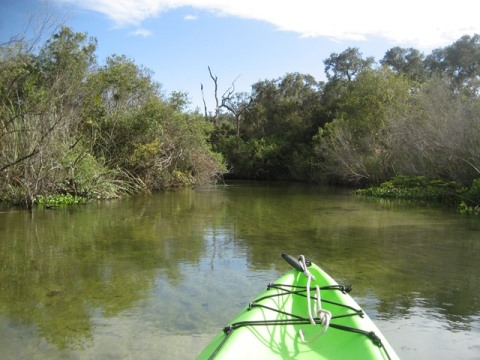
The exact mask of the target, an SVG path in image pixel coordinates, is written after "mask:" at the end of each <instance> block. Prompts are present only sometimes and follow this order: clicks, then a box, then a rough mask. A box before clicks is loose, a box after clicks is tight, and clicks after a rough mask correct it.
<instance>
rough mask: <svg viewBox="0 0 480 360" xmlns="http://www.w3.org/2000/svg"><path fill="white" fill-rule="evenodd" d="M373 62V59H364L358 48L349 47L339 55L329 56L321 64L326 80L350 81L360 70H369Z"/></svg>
mask: <svg viewBox="0 0 480 360" xmlns="http://www.w3.org/2000/svg"><path fill="white" fill-rule="evenodd" d="M374 61H375V60H374V58H373V57H367V58H366V59H364V58H363V57H362V53H361V52H360V50H359V49H358V48H351V47H349V48H347V49H346V50H345V51H343V52H341V53H340V54H337V53H332V54H330V57H329V58H328V59H325V60H324V61H323V63H324V65H325V74H326V75H327V79H328V80H330V81H332V80H338V79H344V80H347V81H352V80H353V79H354V78H355V76H357V75H358V74H359V73H360V72H362V70H364V69H367V68H370V67H371V66H372V65H373V63H374Z"/></svg>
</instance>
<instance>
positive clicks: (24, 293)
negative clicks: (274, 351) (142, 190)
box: [0, 182, 480, 359]
mask: <svg viewBox="0 0 480 360" xmlns="http://www.w3.org/2000/svg"><path fill="white" fill-rule="evenodd" d="M479 235H480V221H479V219H475V218H468V217H461V216H459V215H457V214H455V213H452V212H449V211H448V210H445V209H441V208H440V209H439V208H427V207H419V206H416V205H412V204H402V203H395V202H381V201H374V200H369V199H364V198H359V197H355V196H352V195H351V194H350V192H348V191H345V190H338V189H332V188H319V187H314V186H306V185H300V184H279V183H277V184H266V183H261V184H257V183H246V182H242V183H232V184H229V185H227V186H224V185H218V186H212V187H209V188H205V189H200V190H182V191H177V192H167V193H161V194H156V195H153V196H151V197H135V198H130V199H124V200H116V201H110V202H104V203H98V204H88V205H85V206H77V207H71V208H65V209H57V210H55V211H51V210H37V211H34V212H33V213H28V212H22V211H7V210H5V211H2V212H1V213H0V334H2V336H1V337H0V348H2V351H3V353H4V354H5V355H4V356H6V358H7V359H9V358H12V359H13V358H18V357H27V358H28V357H31V355H32V354H35V356H36V358H62V357H65V356H66V357H72V356H73V357H76V358H91V357H128V356H141V357H142V358H156V356H158V353H159V352H161V353H162V354H164V355H165V356H166V357H173V356H177V358H194V357H195V355H196V354H197V353H198V352H199V351H200V350H201V347H203V346H204V345H205V344H206V342H208V341H209V339H210V338H211V337H212V336H213V334H214V333H215V332H216V331H217V330H218V329H220V328H222V327H223V325H225V324H226V323H227V322H228V320H229V319H230V318H231V317H232V316H233V315H234V314H235V313H236V312H238V311H239V310H240V308H241V307H243V306H244V305H245V304H246V303H247V302H248V300H249V299H251V298H253V297H254V296H255V295H256V294H257V293H258V292H260V291H261V290H263V288H264V286H265V285H266V283H267V282H269V281H272V280H274V279H275V278H276V277H278V276H279V275H280V274H281V273H282V272H284V271H285V270H287V268H288V266H287V265H286V264H285V263H284V262H283V260H282V259H281V258H280V256H279V254H281V253H282V252H287V253H291V254H294V255H297V254H300V253H302V254H305V255H307V256H309V257H310V258H311V259H312V260H314V261H315V262H317V263H318V264H319V265H321V266H322V267H324V268H325V270H326V271H327V272H329V273H330V274H331V275H332V276H333V277H335V278H336V279H337V280H338V281H339V282H345V283H352V284H353V288H354V293H353V295H354V296H355V297H356V298H357V300H359V302H360V303H361V305H362V306H364V307H365V309H366V311H367V312H368V313H369V314H370V315H371V316H372V317H373V318H374V320H377V321H378V322H379V323H380V324H382V325H383V326H384V328H386V329H387V330H386V335H387V337H388V338H389V339H390V340H391V342H392V344H393V345H394V346H395V345H397V346H395V347H397V350H398V351H399V354H400V356H401V357H403V358H408V357H409V356H411V357H412V358H415V356H418V355H419V354H423V353H422V352H421V351H420V350H418V349H417V347H415V346H416V345H415V346H414V345H410V346H409V345H408V344H409V341H410V344H412V341H413V338H415V337H416V338H418V337H419V336H420V335H419V334H421V333H422V332H423V333H424V334H425V335H424V336H425V337H426V338H427V337H432V336H433V335H435V334H438V333H442V334H444V336H443V337H441V336H439V339H444V338H447V339H448V336H447V335H451V336H453V335H452V334H455V333H458V332H462V333H463V334H465V336H467V338H466V339H464V340H463V344H462V340H459V339H458V338H455V342H456V346H462V350H461V351H460V352H459V351H458V350H457V349H456V350H455V351H453V350H451V352H450V353H449V352H448V350H447V351H446V350H445V349H443V348H442V347H441V346H438V345H439V344H431V345H429V346H430V347H431V349H430V351H431V352H429V353H428V354H430V355H431V354H437V355H438V356H436V358H442V357H443V358H449V355H452V356H454V355H455V357H456V358H462V357H463V358H473V357H474V356H473V355H474V354H478V350H479V349H480V344H479V340H472V339H477V338H479V336H478V335H480V325H479V321H478V320H479V318H480V300H479V296H478V294H479V293H480V278H479V277H478V276H477V275H478V269H479V265H478V264H479V263H480V245H479V244H480V236H479ZM405 322H407V323H408V324H410V325H412V326H414V327H416V328H418V329H420V330H421V331H420V332H419V333H417V334H416V335H412V334H411V333H405V332H404V331H403V330H402V329H404V328H405V327H406V325H405V324H406V323H405ZM432 322H433V324H434V325H432ZM427 323H428V326H426V325H425V326H424V324H427ZM469 336H470V337H469ZM420 337H421V336H420ZM439 341H440V340H439ZM441 341H444V342H445V340H441ZM179 346H181V347H182V348H183V349H185V348H190V349H191V353H187V354H185V351H183V352H181V351H180V350H179V349H178V347H179ZM435 346H437V347H438V348H439V349H440V348H441V349H442V350H441V351H442V352H437V353H435V351H436V350H435V349H434V347H435ZM402 351H403V352H402ZM182 356H183V357H182ZM459 356H460V357H459Z"/></svg>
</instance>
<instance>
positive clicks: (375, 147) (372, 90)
mask: <svg viewBox="0 0 480 360" xmlns="http://www.w3.org/2000/svg"><path fill="white" fill-rule="evenodd" d="M410 86H411V84H410V82H409V81H407V80H406V78H404V77H399V76H397V75H396V74H394V73H393V72H392V71H390V70H388V69H386V68H381V69H379V70H365V71H362V73H360V74H359V75H358V76H357V77H356V78H355V79H354V80H353V81H351V82H349V84H348V86H347V88H346V91H344V92H343V93H342V94H341V96H340V97H339V98H338V100H337V106H338V113H337V115H338V117H337V118H336V119H334V120H333V121H332V122H330V123H328V124H326V125H325V127H323V128H320V129H319V132H318V134H317V136H316V137H315V142H316V144H317V155H318V159H319V161H320V163H321V166H322V168H323V171H324V173H323V174H324V176H327V177H328V179H329V180H331V181H335V182H341V183H370V182H378V181H382V180H384V179H388V178H389V177H390V176H391V174H392V168H391V166H390V164H389V162H388V160H389V157H390V154H389V149H388V148H387V147H386V146H385V143H384V137H385V131H386V130H387V129H386V119H387V117H388V116H389V114H390V113H391V112H393V111H398V112H401V111H403V110H405V109H406V108H407V106H408V104H409V94H410Z"/></svg>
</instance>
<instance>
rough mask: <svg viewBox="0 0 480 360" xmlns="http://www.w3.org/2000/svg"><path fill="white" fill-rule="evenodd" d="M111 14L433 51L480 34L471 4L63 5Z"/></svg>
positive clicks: (213, 1)
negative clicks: (222, 21)
mask: <svg viewBox="0 0 480 360" xmlns="http://www.w3.org/2000/svg"><path fill="white" fill-rule="evenodd" d="M57 1H63V2H70V3H74V4H76V5H77V6H81V7H84V8H87V9H90V10H94V11H97V12H100V13H103V14H105V15H107V16H108V17H109V18H110V19H112V20H113V21H114V22H115V23H116V24H117V25H118V26H125V25H129V24H130V25H131V24H134V25H139V24H141V22H142V21H143V20H145V19H147V18H151V17H154V16H156V15H158V14H160V13H161V12H165V11H168V10H171V9H174V8H180V7H193V8H195V9H199V10H205V11H209V12H211V13H213V14H216V15H219V16H234V17H240V18H244V19H254V20H259V21H264V22H267V23H270V24H272V25H274V26H275V28H277V29H278V30H284V31H293V32H296V33H298V34H299V35H300V36H302V37H319V36H321V37H327V38H331V39H335V40H340V41H342V40H365V39H366V38H367V37H368V36H377V37H382V38H385V39H387V40H389V41H391V42H393V43H397V44H400V45H409V46H417V47H420V48H433V47H437V46H444V45H448V44H450V43H451V42H453V41H455V40H457V39H458V38H459V37H460V36H462V35H464V34H470V35H472V34H473V33H480V21H478V14H479V13H480V2H478V1H471V0H456V1H454V2H453V1H451V0H437V1H435V2H430V1H422V0H403V1H401V2H398V1H395V2H393V1H387V0H362V1H359V0H336V1H331V0H330V1H326V0H295V1H292V0H57Z"/></svg>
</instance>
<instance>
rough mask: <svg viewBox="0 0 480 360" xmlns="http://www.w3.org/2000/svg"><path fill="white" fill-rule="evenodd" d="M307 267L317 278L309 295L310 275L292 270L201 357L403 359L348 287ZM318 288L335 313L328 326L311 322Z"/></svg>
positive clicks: (326, 305) (327, 307)
mask: <svg viewBox="0 0 480 360" xmlns="http://www.w3.org/2000/svg"><path fill="white" fill-rule="evenodd" d="M308 271H309V272H310V273H311V275H313V278H314V279H315V280H313V279H312V280H311V283H310V286H309V292H308V293H307V289H306V286H307V283H308V278H307V276H305V275H304V273H303V272H301V271H298V270H295V269H294V270H291V271H289V272H288V273H286V274H285V275H283V276H282V277H280V278H279V279H278V280H277V281H275V283H274V284H272V285H269V288H268V289H267V290H266V291H265V292H263V293H261V294H260V295H259V296H258V297H257V298H256V300H254V301H253V302H252V303H250V304H249V306H248V307H246V308H244V309H243V310H242V311H241V312H240V313H239V314H238V315H237V316H236V317H235V318H234V319H233V320H232V322H231V323H230V325H229V326H227V327H226V328H225V329H224V331H222V332H220V333H219V334H218V335H217V336H216V337H215V338H214V339H213V341H212V342H211V343H210V344H209V345H208V346H207V347H206V348H205V349H204V351H203V352H202V353H201V354H200V355H199V357H198V359H200V360H203V359H249V358H252V359H312V360H318V359H398V356H397V355H396V354H395V351H394V350H393V349H392V347H391V346H390V344H389V343H388V342H387V340H386V339H385V338H384V336H383V335H382V334H381V332H380V331H379V329H378V328H377V327H376V326H375V324H374V323H373V322H372V320H371V319H370V318H369V317H368V316H367V315H366V314H365V313H364V312H363V311H362V309H361V308H360V306H359V305H358V304H357V303H356V302H355V300H354V299H353V298H352V297H351V296H350V295H349V294H348V293H347V292H346V290H348V289H345V288H344V287H342V286H339V285H338V284H337V283H336V282H335V281H334V280H333V279H332V278H331V277H330V276H329V275H328V274H327V273H326V272H325V271H323V270H322V269H321V268H320V267H319V266H317V265H315V264H311V266H309V267H308ZM316 286H318V287H319V289H320V298H321V308H322V310H323V311H325V312H327V311H328V312H329V313H330V314H331V316H332V317H331V320H330V324H329V326H327V329H325V325H322V324H321V319H320V318H319V317H315V315H314V316H313V317H314V319H313V320H315V325H313V324H312V323H311V320H309V305H310V309H313V304H314V303H315V302H316V301H317V295H316V292H315V290H316V288H315V287H316ZM307 295H309V298H310V300H308V298H307ZM311 313H312V310H310V314H311ZM317 315H318V314H317ZM300 332H301V333H302V335H303V338H304V339H303V340H304V341H302V339H301V337H300ZM322 333H323V334H322Z"/></svg>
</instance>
